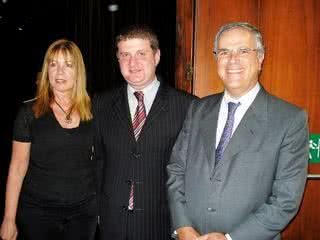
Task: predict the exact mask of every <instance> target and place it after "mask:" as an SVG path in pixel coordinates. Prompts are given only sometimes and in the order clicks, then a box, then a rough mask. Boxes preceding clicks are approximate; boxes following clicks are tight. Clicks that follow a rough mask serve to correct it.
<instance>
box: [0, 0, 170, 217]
mask: <svg viewBox="0 0 320 240" xmlns="http://www.w3.org/2000/svg"><path fill="white" fill-rule="evenodd" d="M3 2H5V3H3ZM53 3H54V4H53ZM110 4H117V6H118V10H117V11H114V12H112V11H110V10H109V6H110ZM175 12H176V5H175V1H172V0H161V1H149V0H118V1H116V0H90V1H89V0H55V1H54V2H48V1H43V0H29V1H25V0H7V1H0V16H1V17H0V36H1V37H0V53H1V55H0V56H1V57H0V59H1V62H0V66H1V68H0V74H1V86H2V87H1V90H2V93H1V94H0V96H1V103H2V116H1V117H2V121H1V122H3V123H2V125H1V132H0V136H1V138H0V139H1V142H0V146H1V147H0V148H1V149H0V217H1V219H2V213H3V203H4V191H5V181H6V177H7V170H8V166H9V159H10V154H11V137H12V126H13V121H14V118H15V114H16V111H17V108H18V107H19V105H20V104H21V102H22V101H24V100H26V99H30V98H32V97H33V96H34V92H35V78H36V75H37V72H38V71H40V69H41V64H42V59H43V57H44V53H45V51H46V49H47V47H48V45H49V44H50V43H51V42H53V41H54V40H56V39H58V38H62V37H64V38H69V39H71V40H73V41H75V42H76V43H77V44H78V45H79V47H80V49H81V51H82V53H83V55H84V59H85V63H86V67H87V72H88V88H89V91H90V93H91V94H92V95H93V94H94V93H96V92H101V91H104V90H106V89H110V88H112V87H115V86H116V85H118V84H119V83H120V82H122V81H123V80H122V78H121V76H120V74H119V69H118V65H117V61H116V58H115V53H114V45H113V43H114V38H115V35H116V34H117V33H118V32H119V29H121V28H122V27H125V26H127V25H130V24H136V23H144V24H148V25H150V26H151V27H152V28H153V29H154V30H155V32H156V33H157V34H158V37H159V40H160V48H161V61H160V64H159V66H158V74H160V75H161V76H162V77H164V79H165V80H166V81H167V82H168V83H170V84H171V85H174V66H175V64H174V54H175V52H174V51H175ZM5 95H6V96H5Z"/></svg>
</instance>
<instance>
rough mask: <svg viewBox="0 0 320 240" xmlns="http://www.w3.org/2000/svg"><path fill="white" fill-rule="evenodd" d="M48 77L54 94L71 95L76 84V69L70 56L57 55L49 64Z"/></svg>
mask: <svg viewBox="0 0 320 240" xmlns="http://www.w3.org/2000/svg"><path fill="white" fill-rule="evenodd" d="M48 76H49V82H50V86H51V89H52V91H53V92H54V93H56V92H59V93H63V94H66V93H71V92H72V89H73V87H74V86H75V84H76V69H75V66H74V62H73V60H72V58H71V56H70V55H66V56H64V55H63V54H62V53H61V52H60V53H57V54H56V55H55V56H54V57H53V58H52V60H51V61H50V62H49V65H48Z"/></svg>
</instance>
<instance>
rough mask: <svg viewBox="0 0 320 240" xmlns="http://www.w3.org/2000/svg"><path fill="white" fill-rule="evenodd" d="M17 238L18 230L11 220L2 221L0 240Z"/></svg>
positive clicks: (14, 239)
mask: <svg viewBox="0 0 320 240" xmlns="http://www.w3.org/2000/svg"><path fill="white" fill-rule="evenodd" d="M17 236H18V229H17V225H16V223H15V221H14V220H11V219H3V222H2V225H1V229H0V238H1V239H2V240H16V239H17Z"/></svg>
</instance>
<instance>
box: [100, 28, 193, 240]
mask: <svg viewBox="0 0 320 240" xmlns="http://www.w3.org/2000/svg"><path fill="white" fill-rule="evenodd" d="M116 46H117V57H118V61H119V65H120V71H121V73H122V75H123V77H124V79H125V80H126V84H124V85H123V86H121V87H120V88H118V89H116V90H113V91H111V92H108V93H105V94H103V95H101V96H98V97H97V98H96V99H95V114H96V115H95V118H96V123H97V129H98V136H97V138H98V142H99V144H97V154H98V155H99V156H98V157H100V158H101V157H102V159H103V162H104V163H103V171H102V192H101V197H100V202H101V204H100V205H101V206H100V239H104V240H106V239H114V240H151V239H152V240H165V239H170V233H171V231H170V222H169V221H170V216H169V209H168V204H167V195H166V179H167V178H166V165H167V163H168V161H169V158H170V154H171V150H172V146H173V144H174V142H175V140H176V137H177V136H178V133H179V131H180V129H181V127H182V124H183V120H184V118H185V115H186V113H187V109H188V107H189V104H190V102H191V101H192V100H193V99H194V98H195V97H193V96H191V95H189V94H186V93H183V92H181V91H178V90H176V89H174V88H172V87H169V86H167V85H166V84H165V83H164V82H162V81H161V79H160V78H159V77H158V76H156V74H155V71H156V67H157V65H158V63H159V61H160V49H159V43H158V39H157V36H156V35H155V34H154V33H153V31H152V30H151V29H149V28H148V27H146V26H132V27H129V28H128V29H127V30H125V31H124V32H122V33H121V34H120V35H119V36H118V37H117V39H116Z"/></svg>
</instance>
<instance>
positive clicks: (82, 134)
mask: <svg viewBox="0 0 320 240" xmlns="http://www.w3.org/2000/svg"><path fill="white" fill-rule="evenodd" d="M92 124H93V123H92V112H91V100H90V97H89V95H88V93H87V90H86V71H85V65H84V62H83V57H82V54H81V52H80V50H79V48H78V47H77V45H76V44H75V43H74V42H72V41H69V40H66V39H60V40H57V41H55V42H53V43H52V44H51V45H50V46H49V48H48V49H47V52H46V54H45V57H44V61H43V65H42V70H41V73H40V74H39V75H38V80H37V92H36V97H35V98H34V99H32V100H29V101H26V102H24V104H23V105H22V107H21V108H20V110H19V111H18V114H17V117H16V120H15V124H14V131H13V145H12V156H11V162H10V168H9V174H8V180H7V188H6V201H5V214H4V219H3V222H2V225H1V231H0V237H1V238H2V239H10V240H11V239H16V238H17V236H18V239H24V240H29V239H32V240H40V239H41V240H44V239H46V240H50V239H55V240H56V239H59V240H61V239H68V240H70V239H77V240H81V239H82V240H89V239H90V240H91V239H93V238H94V233H95V229H96V222H97V199H96V185H97V184H96V181H97V180H96V174H95V173H96V163H95V159H94V147H93V126H92Z"/></svg>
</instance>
